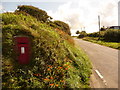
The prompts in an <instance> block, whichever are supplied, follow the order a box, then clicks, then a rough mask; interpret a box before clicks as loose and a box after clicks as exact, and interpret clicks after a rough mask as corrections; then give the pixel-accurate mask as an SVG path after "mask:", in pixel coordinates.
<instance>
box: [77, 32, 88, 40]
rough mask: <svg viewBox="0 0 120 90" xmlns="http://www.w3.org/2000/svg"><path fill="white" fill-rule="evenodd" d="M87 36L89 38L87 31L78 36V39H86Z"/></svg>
mask: <svg viewBox="0 0 120 90" xmlns="http://www.w3.org/2000/svg"><path fill="white" fill-rule="evenodd" d="M86 36H87V33H86V31H81V32H80V35H79V36H78V38H83V37H86Z"/></svg>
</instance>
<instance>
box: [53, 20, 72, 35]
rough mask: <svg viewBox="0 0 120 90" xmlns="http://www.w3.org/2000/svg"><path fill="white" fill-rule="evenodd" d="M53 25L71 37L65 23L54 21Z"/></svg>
mask: <svg viewBox="0 0 120 90" xmlns="http://www.w3.org/2000/svg"><path fill="white" fill-rule="evenodd" d="M53 23H54V24H55V25H57V28H59V29H61V30H62V31H64V32H66V33H67V34H68V35H71V32H70V27H69V25H68V24H67V23H65V22H62V21H54V22H53Z"/></svg>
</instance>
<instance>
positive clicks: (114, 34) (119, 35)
mask: <svg viewBox="0 0 120 90" xmlns="http://www.w3.org/2000/svg"><path fill="white" fill-rule="evenodd" d="M104 40H105V41H109V42H120V30H112V29H109V30H107V31H106V32H105V34H104Z"/></svg>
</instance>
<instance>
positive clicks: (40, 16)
mask: <svg viewBox="0 0 120 90" xmlns="http://www.w3.org/2000/svg"><path fill="white" fill-rule="evenodd" d="M19 12H20V13H21V12H23V13H27V14H29V15H31V16H33V17H35V18H36V19H37V20H39V21H43V22H48V21H49V19H51V17H50V16H48V15H47V13H46V12H45V11H44V10H41V9H38V8H36V7H33V6H28V5H22V6H18V8H17V10H16V11H15V13H19Z"/></svg>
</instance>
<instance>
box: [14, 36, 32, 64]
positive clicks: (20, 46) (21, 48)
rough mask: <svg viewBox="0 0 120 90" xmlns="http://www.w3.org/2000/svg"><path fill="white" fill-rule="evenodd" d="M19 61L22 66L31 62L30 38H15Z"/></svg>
mask: <svg viewBox="0 0 120 90" xmlns="http://www.w3.org/2000/svg"><path fill="white" fill-rule="evenodd" d="M14 41H15V51H16V55H17V60H18V62H19V63H20V64H28V63H29V62H30V40H29V37H14Z"/></svg>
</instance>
